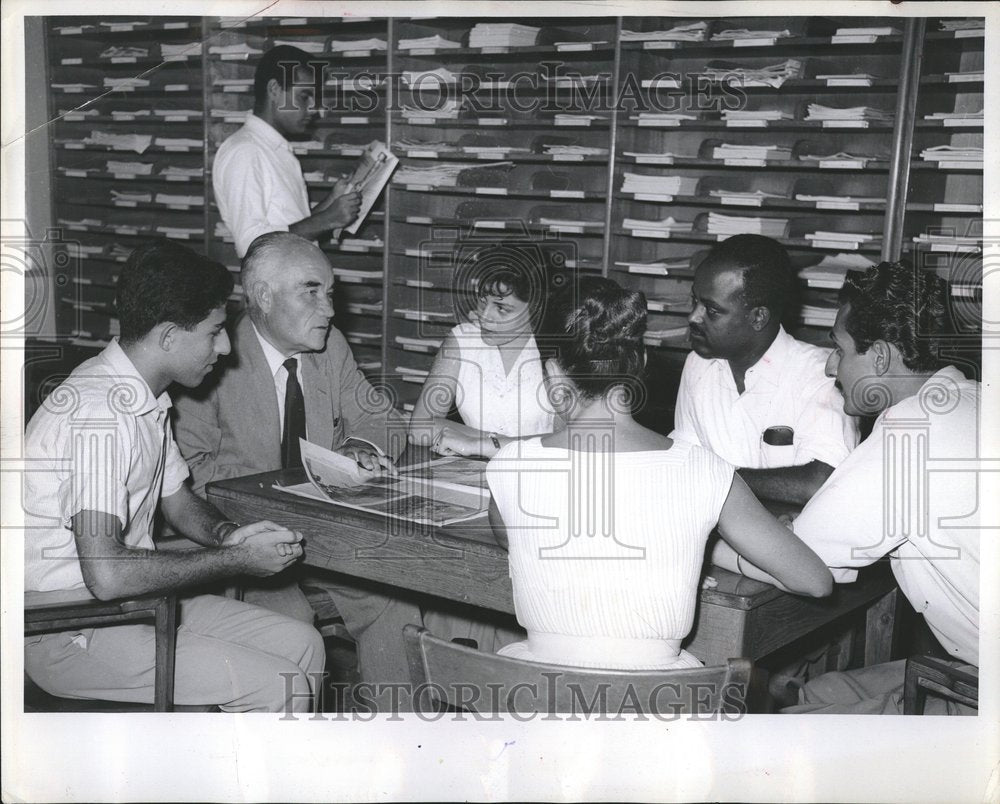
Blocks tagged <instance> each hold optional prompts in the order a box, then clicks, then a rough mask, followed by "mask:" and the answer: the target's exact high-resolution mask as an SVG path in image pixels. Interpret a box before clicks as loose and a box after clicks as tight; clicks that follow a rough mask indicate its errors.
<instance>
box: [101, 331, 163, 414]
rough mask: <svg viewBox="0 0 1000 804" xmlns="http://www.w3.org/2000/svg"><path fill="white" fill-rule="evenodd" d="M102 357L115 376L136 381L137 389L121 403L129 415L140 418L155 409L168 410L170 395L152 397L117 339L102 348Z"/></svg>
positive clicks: (147, 384)
mask: <svg viewBox="0 0 1000 804" xmlns="http://www.w3.org/2000/svg"><path fill="white" fill-rule="evenodd" d="M103 356H104V359H105V360H106V361H107V363H108V365H109V366H111V368H112V370H113V372H114V373H115V374H116V375H117V376H119V377H133V378H135V379H136V380H137V381H138V382H136V383H135V385H136V386H138V387H137V388H136V390H135V393H134V395H133V397H132V399H131V400H129V401H127V402H124V399H125V398H124V397H123V402H124V404H126V405H127V406H128V408H129V412H130V413H132V414H134V415H136V416H141V415H142V414H143V413H149V412H150V411H153V410H156V409H157V408H159V409H160V410H162V411H166V410H169V409H170V407H171V406H172V404H173V403H172V402H171V401H170V394H168V393H167V392H166V391H164V392H163V393H162V394H160V395H159V396H154V395H153V389H152V388H150V387H149V383H147V382H146V380H145V379H143V377H142V375H141V374H140V373H139V369H137V368H136V367H135V363H133V362H132V360H131V359H130V358H129V356H128V355H127V354H125V350H124V349H122V347H121V344H120V343H119V342H118V338H117V337H115V338H112V339H111V343H109V344H108V345H107V346H106V347H104V352H103Z"/></svg>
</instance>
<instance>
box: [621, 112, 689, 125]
mask: <svg viewBox="0 0 1000 804" xmlns="http://www.w3.org/2000/svg"><path fill="white" fill-rule="evenodd" d="M629 119H630V120H635V121H637V122H638V123H639V125H640V126H652V127H657V126H679V125H680V124H681V123H682V122H684V121H685V120H697V119H698V115H697V114H694V113H691V112H639V114H633V115H629Z"/></svg>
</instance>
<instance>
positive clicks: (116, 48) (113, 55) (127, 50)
mask: <svg viewBox="0 0 1000 804" xmlns="http://www.w3.org/2000/svg"><path fill="white" fill-rule="evenodd" d="M147 56H149V48H148V47H133V46H131V45H111V46H110V47H107V48H105V49H104V50H102V51H101V55H100V56H98V58H101V59H144V58H146V57H147Z"/></svg>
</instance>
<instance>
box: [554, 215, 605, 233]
mask: <svg viewBox="0 0 1000 804" xmlns="http://www.w3.org/2000/svg"><path fill="white" fill-rule="evenodd" d="M538 223H539V225H540V226H548V227H550V228H552V229H556V230H559V229H563V230H566V229H570V230H577V229H583V228H585V227H587V226H603V225H604V224H603V223H602V222H601V221H588V220H583V219H582V218H546V217H539V219H538Z"/></svg>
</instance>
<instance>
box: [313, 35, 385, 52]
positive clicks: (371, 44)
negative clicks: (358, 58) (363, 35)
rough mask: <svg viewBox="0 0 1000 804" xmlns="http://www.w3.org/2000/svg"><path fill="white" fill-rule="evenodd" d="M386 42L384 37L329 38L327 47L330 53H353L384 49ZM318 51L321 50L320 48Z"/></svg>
mask: <svg viewBox="0 0 1000 804" xmlns="http://www.w3.org/2000/svg"><path fill="white" fill-rule="evenodd" d="M387 47H388V43H387V42H386V41H385V40H384V39H378V38H374V37H373V38H371V39H331V40H330V41H329V43H328V48H329V50H330V52H331V53H354V52H356V51H357V52H361V51H365V50H385V49H386V48H387ZM319 52H322V50H320V51H319Z"/></svg>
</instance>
